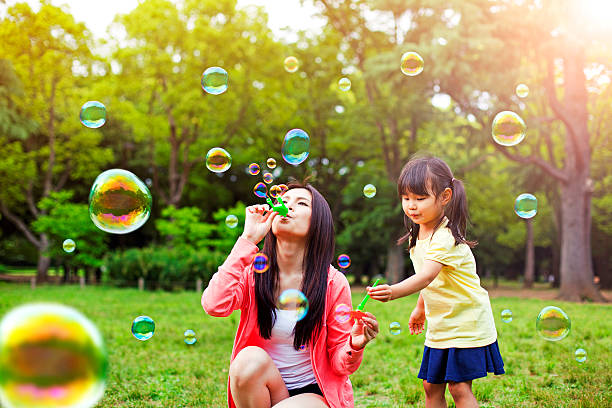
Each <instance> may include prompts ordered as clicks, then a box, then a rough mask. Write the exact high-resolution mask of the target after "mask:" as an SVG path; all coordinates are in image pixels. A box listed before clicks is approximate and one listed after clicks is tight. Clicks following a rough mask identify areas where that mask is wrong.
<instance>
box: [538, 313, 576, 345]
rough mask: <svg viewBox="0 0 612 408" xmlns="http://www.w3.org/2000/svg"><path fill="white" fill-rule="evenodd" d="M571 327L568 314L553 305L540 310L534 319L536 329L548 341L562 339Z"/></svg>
mask: <svg viewBox="0 0 612 408" xmlns="http://www.w3.org/2000/svg"><path fill="white" fill-rule="evenodd" d="M571 327H572V323H571V321H570V318H569V316H568V315H567V314H566V313H565V312H564V311H563V310H561V309H560V308H558V307H555V306H546V307H545V308H544V309H542V310H541V311H540V314H538V318H537V320H536V331H537V332H538V334H539V335H540V336H541V337H542V338H544V339H545V340H548V341H559V340H563V339H564V338H565V337H567V335H568V334H569V332H570V329H571Z"/></svg>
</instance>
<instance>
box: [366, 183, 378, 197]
mask: <svg viewBox="0 0 612 408" xmlns="http://www.w3.org/2000/svg"><path fill="white" fill-rule="evenodd" d="M363 195H364V196H366V197H367V198H372V197H374V196H375V195H376V186H374V185H373V184H366V185H365V186H364V187H363Z"/></svg>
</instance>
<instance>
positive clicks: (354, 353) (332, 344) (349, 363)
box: [327, 274, 378, 375]
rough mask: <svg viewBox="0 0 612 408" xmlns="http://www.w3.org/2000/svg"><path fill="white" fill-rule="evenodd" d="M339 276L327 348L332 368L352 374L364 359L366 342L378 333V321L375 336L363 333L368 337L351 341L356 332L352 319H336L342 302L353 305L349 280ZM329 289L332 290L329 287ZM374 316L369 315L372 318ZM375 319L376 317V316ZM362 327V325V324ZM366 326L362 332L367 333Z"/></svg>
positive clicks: (332, 297)
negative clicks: (352, 325) (353, 342)
mask: <svg viewBox="0 0 612 408" xmlns="http://www.w3.org/2000/svg"><path fill="white" fill-rule="evenodd" d="M338 276H339V278H338V279H336V280H335V282H334V283H335V284H336V285H339V286H340V287H339V288H332V290H333V291H334V292H335V293H334V294H332V296H331V299H330V300H331V302H330V303H331V305H330V309H329V310H330V313H328V315H327V350H328V354H329V361H330V363H331V366H332V369H333V370H334V371H335V372H336V373H337V374H340V375H351V374H352V373H354V372H355V371H357V369H358V368H359V365H360V364H361V360H362V359H363V350H364V347H365V344H367V342H369V341H370V340H371V338H373V337H375V335H376V333H378V323H377V322H376V323H375V324H376V329H375V333H374V336H373V337H372V336H368V335H365V334H363V335H362V336H365V337H366V338H365V339H364V338H361V337H360V338H359V339H358V340H357V341H358V342H359V343H361V344H359V345H355V344H352V342H351V335H352V334H354V333H352V332H356V331H358V330H356V329H355V328H354V327H353V329H352V328H351V323H352V322H351V321H350V320H349V321H343V320H344V319H340V320H339V319H336V313H335V310H336V308H337V307H338V305H340V304H345V305H347V306H349V307H351V290H350V286H349V283H348V281H347V280H346V277H344V275H341V274H339V275H338ZM328 290H330V289H329V288H328ZM372 318H373V316H371V317H370V316H368V319H369V320H371V319H372ZM374 321H375V318H374ZM363 324H364V323H363V322H355V325H357V326H359V325H363ZM360 328H361V326H360ZM365 330H366V328H365V327H363V328H362V330H361V331H362V332H363V333H365Z"/></svg>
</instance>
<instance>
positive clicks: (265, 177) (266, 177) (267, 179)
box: [262, 173, 274, 184]
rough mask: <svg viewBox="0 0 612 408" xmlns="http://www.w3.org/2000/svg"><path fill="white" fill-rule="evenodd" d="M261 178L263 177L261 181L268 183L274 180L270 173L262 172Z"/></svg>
mask: <svg viewBox="0 0 612 408" xmlns="http://www.w3.org/2000/svg"><path fill="white" fill-rule="evenodd" d="M262 178H263V181H265V182H266V184H270V183H271V182H273V181H274V176H272V173H264V175H263V177H262Z"/></svg>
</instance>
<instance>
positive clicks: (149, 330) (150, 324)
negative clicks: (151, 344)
mask: <svg viewBox="0 0 612 408" xmlns="http://www.w3.org/2000/svg"><path fill="white" fill-rule="evenodd" d="M153 333H155V322H154V321H153V319H151V318H150V317H149V316H138V317H137V318H135V319H134V321H133V322H132V334H133V335H134V337H136V338H137V339H138V340H140V341H145V340H149V339H150V338H151V337H153Z"/></svg>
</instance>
